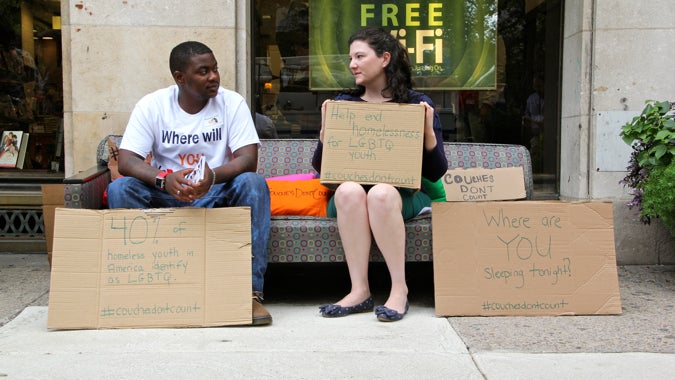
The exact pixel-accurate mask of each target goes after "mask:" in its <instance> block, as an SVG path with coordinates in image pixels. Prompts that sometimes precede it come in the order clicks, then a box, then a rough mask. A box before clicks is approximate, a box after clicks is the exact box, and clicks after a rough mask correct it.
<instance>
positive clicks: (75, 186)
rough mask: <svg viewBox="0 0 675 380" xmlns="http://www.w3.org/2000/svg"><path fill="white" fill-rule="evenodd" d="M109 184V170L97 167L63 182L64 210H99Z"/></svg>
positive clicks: (105, 167)
mask: <svg viewBox="0 0 675 380" xmlns="http://www.w3.org/2000/svg"><path fill="white" fill-rule="evenodd" d="M109 183H110V170H108V167H107V166H104V165H98V166H94V167H91V168H89V169H87V170H85V171H83V172H80V173H77V174H75V175H73V176H71V177H68V178H65V179H64V180H63V184H64V201H65V206H66V208H87V209H100V208H102V207H103V192H104V191H105V189H106V188H107V187H108V184H109Z"/></svg>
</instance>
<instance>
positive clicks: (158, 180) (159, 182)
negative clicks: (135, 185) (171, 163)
mask: <svg viewBox="0 0 675 380" xmlns="http://www.w3.org/2000/svg"><path fill="white" fill-rule="evenodd" d="M169 173H173V170H171V169H167V170H164V171H161V172H159V174H157V177H155V187H156V188H158V189H160V190H162V191H165V189H166V176H167V175H168V174H169Z"/></svg>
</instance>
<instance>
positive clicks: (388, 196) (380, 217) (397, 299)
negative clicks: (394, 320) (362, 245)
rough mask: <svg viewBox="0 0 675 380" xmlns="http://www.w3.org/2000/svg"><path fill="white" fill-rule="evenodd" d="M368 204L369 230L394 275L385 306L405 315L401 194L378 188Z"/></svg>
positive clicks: (373, 191) (390, 272) (392, 275)
mask: <svg viewBox="0 0 675 380" xmlns="http://www.w3.org/2000/svg"><path fill="white" fill-rule="evenodd" d="M367 202H368V218H369V221H370V228H371V230H372V233H373V236H374V238H375V242H376V243H377V246H378V248H379V249H380V252H382V256H383V257H384V261H385V262H386V264H387V268H388V269H389V275H390V276H391V290H390V292H389V298H388V299H387V302H385V304H384V306H386V307H388V308H390V309H394V310H396V311H398V312H399V313H404V312H405V305H406V303H407V302H408V285H407V283H406V279H405V224H404V222H403V217H402V216H401V208H402V207H403V206H402V201H401V195H400V194H399V193H398V190H396V188H394V187H393V186H390V185H376V186H374V187H373V188H372V189H370V191H369V192H368V200H367Z"/></svg>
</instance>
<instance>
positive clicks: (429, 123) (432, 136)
mask: <svg viewBox="0 0 675 380" xmlns="http://www.w3.org/2000/svg"><path fill="white" fill-rule="evenodd" d="M420 104H421V105H423V106H424V110H425V114H424V149H425V150H426V151H427V152H429V151H432V150H434V148H436V143H437V141H436V133H434V114H435V112H436V111H435V110H434V107H432V106H431V105H430V104H429V103H427V102H424V101H422V102H420Z"/></svg>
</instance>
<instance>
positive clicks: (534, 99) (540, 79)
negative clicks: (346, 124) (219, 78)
mask: <svg viewBox="0 0 675 380" xmlns="http://www.w3.org/2000/svg"><path fill="white" fill-rule="evenodd" d="M324 3H329V2H326V1H324ZM334 3H335V5H334V6H338V7H339V6H352V5H353V4H351V1H347V2H344V1H334ZM357 3H359V4H358V5H357V6H355V7H356V8H358V7H359V6H360V4H361V3H363V2H357ZM417 3H424V4H426V3H425V2H416V5H415V6H418V5H419V4H417ZM433 3H436V4H438V3H441V4H442V5H441V7H447V8H449V7H455V8H456V7H457V6H460V7H465V8H466V9H469V11H467V12H475V8H476V7H479V6H480V5H481V1H475V0H474V1H471V0H466V1H465V2H464V4H459V5H458V4H457V2H454V1H452V2H451V1H443V2H433ZM484 3H489V2H484ZM350 4H351V5H350ZM378 4H380V3H378ZM492 4H495V5H494V6H495V7H496V11H495V12H494V15H495V16H496V17H495V18H496V32H497V33H496V36H495V37H494V41H495V43H494V45H495V47H494V50H495V56H496V64H495V65H494V78H495V80H494V86H492V87H491V88H489V89H472V88H462V89H442V90H438V89H424V92H425V93H427V94H428V95H430V96H431V97H432V99H433V100H434V102H435V103H436V107H437V109H438V111H439V112H440V115H441V118H442V121H443V130H444V133H443V135H444V139H445V140H446V141H459V142H468V141H475V142H490V143H514V144H522V145H525V146H527V147H528V148H529V149H530V152H531V155H532V159H533V167H534V173H535V182H536V183H535V185H536V186H535V187H536V189H538V193H539V195H540V196H541V197H551V198H553V197H556V196H557V191H556V184H557V173H558V145H559V144H558V140H559V117H558V115H559V99H558V88H559V77H560V74H559V73H560V54H561V52H560V49H561V48H560V47H561V36H560V31H561V30H562V19H561V14H562V13H561V12H562V10H561V8H562V6H561V2H560V0H500V1H498V2H496V1H495V2H493V3H492ZM378 6H379V5H378ZM422 6H423V5H422ZM253 8H254V10H253V13H254V16H255V19H254V28H253V35H254V38H253V49H254V53H255V65H254V67H255V70H254V72H253V73H252V74H253V83H254V89H255V109H256V115H257V117H256V120H257V125H258V126H259V133H260V135H261V136H262V137H277V136H278V137H279V138H301V137H304V138H314V137H316V136H317V135H318V131H319V129H320V127H321V125H320V118H321V114H320V105H321V103H322V102H323V101H324V100H325V99H330V98H332V97H334V96H335V95H336V94H337V93H338V90H323V89H319V90H317V89H315V88H313V87H312V86H311V84H310V78H311V72H310V70H311V63H310V61H311V59H310V54H311V53H310V50H311V49H310V23H312V22H317V20H310V2H309V1H299V0H256V1H254V2H253ZM369 9H370V8H369ZM375 12H377V11H375ZM383 12H384V11H383ZM321 13H322V14H326V13H330V12H321ZM467 14H469V15H471V14H475V13H467ZM315 16H316V12H315V13H314V14H313V16H312V17H315ZM322 17H323V16H322ZM318 22H321V21H320V20H319V21H318ZM357 23H358V21H357ZM343 26H344V24H342V25H341V27H343ZM444 28H450V27H447V26H444ZM459 29H462V28H459ZM464 29H466V28H464ZM392 31H393V32H394V33H396V30H392ZM446 32H448V30H445V29H444V31H443V32H442V33H446ZM452 33H459V34H460V35H461V34H462V33H465V34H469V33H468V32H466V31H464V32H462V31H461V30H459V31H458V28H454V29H453V32H452ZM463 38H464V39H465V41H464V43H466V41H467V40H468V39H469V38H470V37H466V36H464V37H463ZM459 40H461V38H460V39H458V41H459ZM458 43H461V41H460V42H458ZM332 59H340V57H337V58H335V57H334V58H332ZM344 59H345V60H347V59H348V57H347V56H345V57H344ZM440 80H442V78H441V79H440ZM418 82H419V81H418ZM418 85H419V84H418ZM544 94H546V108H544V102H543V100H544Z"/></svg>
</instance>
